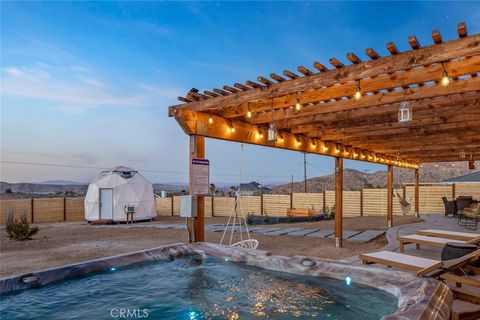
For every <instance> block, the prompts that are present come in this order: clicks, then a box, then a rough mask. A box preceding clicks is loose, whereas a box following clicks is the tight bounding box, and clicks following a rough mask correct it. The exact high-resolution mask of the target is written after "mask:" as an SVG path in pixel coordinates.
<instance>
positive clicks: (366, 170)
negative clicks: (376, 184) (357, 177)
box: [362, 169, 370, 188]
mask: <svg viewBox="0 0 480 320" xmlns="http://www.w3.org/2000/svg"><path fill="white" fill-rule="evenodd" d="M362 171H363V187H364V188H365V187H366V186H367V172H368V171H370V170H368V169H363V170H362Z"/></svg>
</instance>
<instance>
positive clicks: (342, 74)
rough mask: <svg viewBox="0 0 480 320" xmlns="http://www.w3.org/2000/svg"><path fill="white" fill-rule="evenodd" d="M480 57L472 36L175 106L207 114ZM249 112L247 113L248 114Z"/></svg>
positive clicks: (478, 42)
mask: <svg viewBox="0 0 480 320" xmlns="http://www.w3.org/2000/svg"><path fill="white" fill-rule="evenodd" d="M479 54H480V35H472V36H470V37H465V38H461V39H457V40H453V41H449V42H445V43H441V44H435V45H432V46H428V47H424V48H421V49H418V50H412V51H408V52H404V53H399V54H396V55H392V56H387V57H382V58H379V59H375V60H369V61H365V62H362V63H358V64H353V65H350V66H345V67H342V68H339V69H334V70H329V71H325V72H321V73H315V74H312V75H310V76H305V77H298V78H294V79H292V80H290V81H284V82H281V83H274V84H272V85H271V86H269V87H267V88H257V89H252V90H248V91H245V92H239V93H237V94H235V95H227V96H220V97H217V98H211V99H208V100H206V101H201V102H199V101H194V102H190V103H186V104H182V105H178V106H175V107H177V108H182V109H190V110H193V111H206V110H213V109H219V108H224V107H231V106H233V105H240V104H242V103H247V102H251V101H255V100H260V99H271V98H275V97H281V96H285V95H288V94H290V93H292V92H304V91H309V90H312V89H317V88H322V87H326V86H332V85H334V84H337V83H346V82H349V81H358V80H361V79H364V78H371V77H376V76H379V75H381V74H389V73H394V72H396V71H401V70H407V69H412V68H415V67H420V66H429V65H432V64H435V63H441V62H446V61H449V60H452V59H457V58H459V57H471V56H475V55H479ZM245 112H246V111H245Z"/></svg>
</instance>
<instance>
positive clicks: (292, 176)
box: [291, 174, 293, 194]
mask: <svg viewBox="0 0 480 320" xmlns="http://www.w3.org/2000/svg"><path fill="white" fill-rule="evenodd" d="M291 186H292V192H291V193H292V194H293V174H292V183H291Z"/></svg>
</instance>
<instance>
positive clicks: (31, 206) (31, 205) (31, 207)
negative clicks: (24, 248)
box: [30, 198, 35, 223]
mask: <svg viewBox="0 0 480 320" xmlns="http://www.w3.org/2000/svg"><path fill="white" fill-rule="evenodd" d="M31 200H32V201H31V203H30V210H31V211H32V223H33V222H34V221H35V219H34V214H33V198H32V199H31Z"/></svg>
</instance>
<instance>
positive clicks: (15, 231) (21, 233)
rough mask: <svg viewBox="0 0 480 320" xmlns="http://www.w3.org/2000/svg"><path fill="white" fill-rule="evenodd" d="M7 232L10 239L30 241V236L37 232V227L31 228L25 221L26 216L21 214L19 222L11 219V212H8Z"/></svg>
mask: <svg viewBox="0 0 480 320" xmlns="http://www.w3.org/2000/svg"><path fill="white" fill-rule="evenodd" d="M5 230H6V231H7V234H8V236H9V237H10V239H15V240H31V239H32V238H31V237H32V236H33V235H34V234H36V233H37V232H38V227H31V226H30V225H29V223H28V221H27V215H26V214H25V213H23V214H22V215H21V216H20V221H19V220H18V219H14V218H13V212H12V211H10V212H9V213H8V216H7V225H6V228H5Z"/></svg>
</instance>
